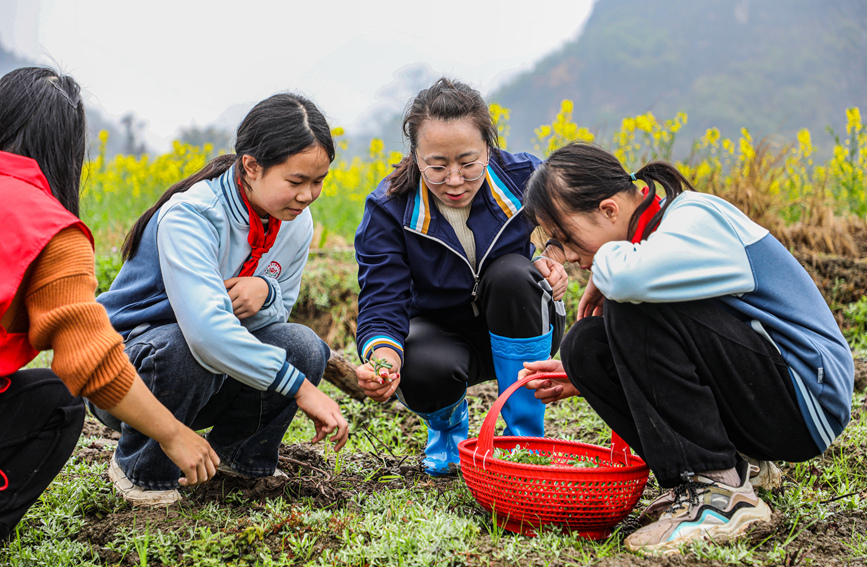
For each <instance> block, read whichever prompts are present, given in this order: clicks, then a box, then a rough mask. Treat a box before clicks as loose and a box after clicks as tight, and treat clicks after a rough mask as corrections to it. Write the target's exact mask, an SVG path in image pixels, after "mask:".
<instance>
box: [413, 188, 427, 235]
mask: <svg viewBox="0 0 867 567" xmlns="http://www.w3.org/2000/svg"><path fill="white" fill-rule="evenodd" d="M419 177H420V178H419V181H418V193H416V198H415V205H414V206H413V210H412V220H411V222H410V227H411V228H412V229H413V230H417V231H419V232H421V233H422V234H427V231H428V229H430V191H429V190H428V188H427V185H426V184H425V182H424V179H423V178H421V176H419Z"/></svg>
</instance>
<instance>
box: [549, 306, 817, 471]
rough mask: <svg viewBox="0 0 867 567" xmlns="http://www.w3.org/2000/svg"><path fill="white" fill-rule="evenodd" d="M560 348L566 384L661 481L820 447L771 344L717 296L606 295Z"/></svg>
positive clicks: (800, 455)
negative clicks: (627, 299)
mask: <svg viewBox="0 0 867 567" xmlns="http://www.w3.org/2000/svg"><path fill="white" fill-rule="evenodd" d="M561 358H562V360H563V365H564V367H565V369H566V374H567V375H568V377H569V380H570V381H571V382H572V384H574V385H575V387H576V388H578V390H579V392H581V394H582V395H583V396H584V397H585V398H586V399H587V401H588V402H589V404H590V406H591V407H592V408H593V409H594V410H595V411H596V412H597V413H598V414H599V415H600V416H601V417H602V419H603V420H604V421H605V422H606V423H607V424H608V425H609V426H610V427H611V428H612V429H613V430H614V431H615V432H616V433H617V434H618V435H620V436H621V437H622V438H623V439H624V440H625V441H626V442H627V443H629V444H630V445H631V446H632V448H633V449H634V450H635V451H636V453H638V454H639V455H640V456H641V457H642V458H643V459H644V460H645V462H646V463H647V464H648V466H649V467H650V469H651V470H652V471H653V472H654V474H655V475H656V478H657V481H658V482H659V484H660V485H661V486H663V487H666V488H668V487H672V486H675V485H677V484H679V483H680V482H682V479H683V478H684V475H688V474H689V473H698V472H703V471H709V470H720V469H728V468H731V467H733V466H735V464H736V463H737V461H738V456H737V453H736V451H740V452H742V453H744V454H746V455H749V456H751V457H755V458H757V459H763V460H784V461H795V462H798V461H805V460H807V459H810V458H812V457H815V456H816V455H818V454H819V449H818V448H817V447H816V444H815V442H814V441H813V438H812V437H811V436H810V432H809V431H808V429H807V426H806V424H805V423H804V418H803V417H802V415H801V412H800V410H799V409H798V403H797V399H796V397H795V390H794V386H793V384H792V379H791V377H790V375H789V370H788V367H787V366H786V363H785V362H784V361H783V358H782V356H781V355H780V353H779V352H778V351H777V350H776V348H775V346H774V345H772V344H771V343H769V342H768V341H767V340H766V339H765V338H763V337H762V336H760V335H759V334H758V333H757V332H755V331H754V330H753V329H752V328H751V327H750V326H749V325H748V324H747V323H745V322H743V321H741V320H740V319H738V318H737V317H735V316H734V315H733V314H732V313H731V312H730V311H727V310H726V309H725V308H723V307H722V306H721V304H719V303H718V302H716V301H714V300H705V301H695V302H684V303H669V304H655V303H641V304H631V303H617V302H614V301H610V300H607V301H605V307H604V316H603V317H587V318H584V319H581V320H580V321H578V322H577V323H576V324H575V325H574V326H573V327H572V328H571V329H570V330H569V333H568V334H567V335H566V337H565V338H564V340H563V344H562V350H561Z"/></svg>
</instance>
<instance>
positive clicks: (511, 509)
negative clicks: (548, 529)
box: [458, 373, 649, 539]
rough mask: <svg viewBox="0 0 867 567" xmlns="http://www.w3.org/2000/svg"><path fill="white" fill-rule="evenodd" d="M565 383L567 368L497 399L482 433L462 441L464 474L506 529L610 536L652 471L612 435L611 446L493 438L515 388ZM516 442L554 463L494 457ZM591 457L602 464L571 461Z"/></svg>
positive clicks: (546, 374) (598, 537) (546, 439)
mask: <svg viewBox="0 0 867 567" xmlns="http://www.w3.org/2000/svg"><path fill="white" fill-rule="evenodd" d="M539 378H542V379H549V380H566V375H565V374H563V373H544V374H535V375H532V376H528V377H526V378H524V379H522V380H519V381H518V382H516V383H515V384H513V385H512V386H511V387H509V389H507V390H506V391H505V392H503V394H502V395H501V396H500V397H499V398H498V399H497V401H496V402H495V403H494V405H493V406H492V407H491V410H490V411H489V412H488V415H487V416H486V417H485V421H484V422H483V423H482V428H481V430H480V431H479V437H478V438H472V439H467V440H465V441H461V442H460V444H458V451H459V452H460V458H461V473H462V475H463V477H464V481H465V482H466V483H467V486H468V487H469V489H470V492H472V494H473V496H474V497H475V498H476V500H477V501H478V502H479V504H481V505H482V507H484V508H485V509H486V510H488V511H489V512H491V513H492V514H494V517H495V521H496V522H497V524H498V525H499V526H500V527H503V528H505V529H507V530H509V531H512V532H517V533H522V534H525V535H535V534H536V528H538V527H540V526H545V525H554V526H561V527H562V528H563V529H565V530H567V531H576V532H578V533H579V534H580V535H581V536H583V537H586V538H588V539H602V538H606V537H608V536H609V535H611V530H612V528H613V527H614V526H615V525H617V524H618V523H619V522H620V521H621V520H622V519H623V518H625V517H626V516H627V515H629V512H631V511H632V509H633V508H634V507H635V505H636V504H637V503H638V499H639V498H640V497H641V494H642V493H643V492H644V485H645V484H647V476H648V473H649V469H648V467H647V465H646V464H645V463H644V461H643V460H641V458H639V457H638V456H636V455H632V454H631V452H630V450H629V446H628V445H627V444H626V443H625V442H624V441H623V440H622V439H620V437H618V436H617V435H616V434H614V433H613V432H612V434H611V447H610V448H605V447H599V446H597V445H589V444H587V443H580V442H578V441H565V440H562V439H548V438H545V437H496V438H495V437H494V426H495V425H496V422H497V416H498V415H499V414H500V411H501V410H502V409H503V405H504V404H505V403H506V400H507V399H508V398H509V396H511V395H512V392H514V391H515V390H517V389H518V388H521V387H523V386H524V384H526V383H527V382H529V381H530V380H534V379H539ZM515 445H520V446H521V447H523V448H525V449H528V450H530V451H533V452H535V453H538V454H541V455H545V456H547V457H550V459H551V462H552V463H554V464H552V465H530V464H524V463H513V462H510V461H504V460H502V459H497V458H494V448H500V449H508V450H511V449H513V448H514V447H515ZM575 459H578V460H589V461H591V462H594V463H595V462H598V463H600V466H595V467H590V468H582V467H575V466H572V465H569V464H567V463H568V462H569V461H572V460H575Z"/></svg>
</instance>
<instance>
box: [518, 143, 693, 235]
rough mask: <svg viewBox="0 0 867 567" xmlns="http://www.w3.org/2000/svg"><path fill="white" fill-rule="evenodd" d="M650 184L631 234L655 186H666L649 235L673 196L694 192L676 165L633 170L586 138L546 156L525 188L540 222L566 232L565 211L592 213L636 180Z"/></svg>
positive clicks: (528, 206) (529, 210) (528, 210)
mask: <svg viewBox="0 0 867 567" xmlns="http://www.w3.org/2000/svg"><path fill="white" fill-rule="evenodd" d="M639 179H640V180H641V181H644V182H645V183H647V185H648V187H649V188H650V191H648V193H647V196H646V197H645V198H644V200H643V201H642V202H641V204H640V205H639V206H638V207H637V208H636V209H635V212H634V213H633V214H632V217H631V218H630V219H629V230H628V238H630V239H631V238H632V237H633V236H634V234H635V230H636V228H637V226H638V219H639V218H640V217H641V214H642V213H643V212H644V211H646V210H647V208H648V207H649V206H650V205H651V203H653V200H654V197H655V196H656V185H655V184H659V185H660V186H661V187H662V189H663V191H665V197H666V199H665V203H664V204H663V205H662V207H661V208H660V210H659V212H657V213H656V214H655V215H654V216H653V218H652V219H651V220H650V222H649V223H648V225H647V228H646V229H645V234H649V233H650V232H652V231H653V230H654V229H656V227H657V226H659V223H660V221H661V220H662V216H663V215H664V214H665V211H666V209H667V208H668V207H669V206H670V205H671V202H672V201H674V199H675V198H676V197H677V196H678V195H680V194H681V193H683V192H684V191H687V190H688V191H694V190H695V189H693V187H692V185H691V184H690V182H689V180H688V179H686V177H684V176H683V174H681V173H680V172H679V171H678V170H677V169H676V168H675V167H674V166H673V165H671V164H669V163H666V162H663V161H654V162H651V163H649V164H647V165H645V166H644V167H642V168H641V169H639V170H638V171H636V172H635V173H632V174H629V173H627V172H626V170H625V169H623V166H622V165H621V163H620V161H619V160H618V159H617V158H616V157H615V156H614V155H613V154H612V153H610V152H608V151H606V150H604V149H602V148H600V147H599V146H595V145H592V144H586V143H578V142H575V143H571V144H569V145H566V146H564V147H562V148H560V149H558V150H556V151H555V152H554V153H552V154H551V156H550V157H549V158H548V159H547V160H545V161H544V162H543V163H542V164H541V165H540V166H539V167H538V168H537V169H536V171H535V172H533V174H532V175H531V176H530V179H529V180H528V181H527V187H526V189H525V190H524V212H525V214H526V215H527V216H528V217H529V218H531V219H535V220H536V222H537V223H538V222H544V223H547V224H551V225H552V226H555V227H557V229H558V230H559V231H560V232H562V233H563V234H568V231H566V230H564V228H563V226H564V222H563V221H564V215H563V213H564V212H565V213H566V214H568V213H576V212H579V213H581V212H590V211H595V210H596V209H597V208H599V203H601V202H602V201H604V200H605V199H609V198H611V197H613V196H614V195H616V194H618V193H622V192H626V191H635V190H636V188H635V184H634V181H635V180H639Z"/></svg>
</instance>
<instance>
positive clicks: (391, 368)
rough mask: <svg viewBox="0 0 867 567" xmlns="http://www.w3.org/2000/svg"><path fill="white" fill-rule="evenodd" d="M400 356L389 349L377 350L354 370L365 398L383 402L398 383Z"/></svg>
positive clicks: (389, 396) (391, 393) (392, 392)
mask: <svg viewBox="0 0 867 567" xmlns="http://www.w3.org/2000/svg"><path fill="white" fill-rule="evenodd" d="M400 363H401V360H400V356H398V354H397V353H396V352H394V350H392V349H390V348H379V349H377V350H376V352H375V353H373V355H372V356H371V357H370V358H369V359H368V361H367V362H365V363H364V364H362V365H361V366H359V367H358V368H356V369H355V375H356V377H357V378H358V386H359V388H361V389H362V390H364V393H365V394H366V395H367V397H369V398H371V399H372V400H374V401H377V402H384V401H386V400H388V399H389V398H391V396H392V395H394V392H395V391H396V390H397V386H398V384H399V383H400Z"/></svg>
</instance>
